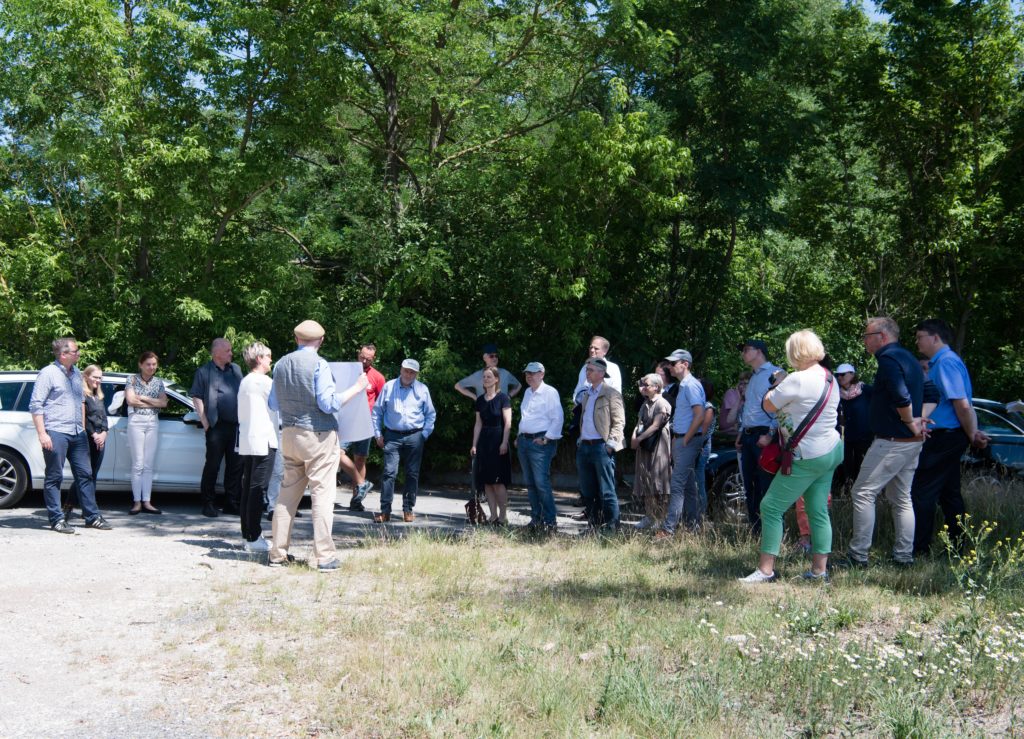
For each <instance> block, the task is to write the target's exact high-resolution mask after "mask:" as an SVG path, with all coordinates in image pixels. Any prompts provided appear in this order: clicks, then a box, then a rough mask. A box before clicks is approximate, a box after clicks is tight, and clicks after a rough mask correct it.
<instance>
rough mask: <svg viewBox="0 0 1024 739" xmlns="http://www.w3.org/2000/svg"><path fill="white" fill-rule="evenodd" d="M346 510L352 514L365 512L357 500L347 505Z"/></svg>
mask: <svg viewBox="0 0 1024 739" xmlns="http://www.w3.org/2000/svg"><path fill="white" fill-rule="evenodd" d="M348 509H349V510H350V511H352V512H353V513H356V512H359V511H365V510H366V508H364V507H363V504H362V503H360V502H359V501H358V500H353V501H352V502H351V503H349V504H348Z"/></svg>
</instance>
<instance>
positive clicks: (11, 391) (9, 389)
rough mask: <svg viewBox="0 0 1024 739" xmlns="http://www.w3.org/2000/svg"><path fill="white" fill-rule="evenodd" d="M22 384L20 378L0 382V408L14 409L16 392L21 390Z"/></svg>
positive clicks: (16, 399)
mask: <svg viewBox="0 0 1024 739" xmlns="http://www.w3.org/2000/svg"><path fill="white" fill-rule="evenodd" d="M23 384H24V383H23V382H21V381H20V380H18V381H17V382H0V408H4V409H6V410H9V411H10V410H14V406H15V404H17V402H18V393H20V392H21V386H22V385H23Z"/></svg>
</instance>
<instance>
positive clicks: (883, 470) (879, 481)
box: [848, 439, 902, 562]
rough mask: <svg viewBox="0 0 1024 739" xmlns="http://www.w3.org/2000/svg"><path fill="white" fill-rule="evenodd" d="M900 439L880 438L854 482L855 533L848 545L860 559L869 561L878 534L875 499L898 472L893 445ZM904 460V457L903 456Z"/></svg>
mask: <svg viewBox="0 0 1024 739" xmlns="http://www.w3.org/2000/svg"><path fill="white" fill-rule="evenodd" d="M897 443H899V442H892V441H885V440H884V439H876V440H875V442H874V443H873V444H872V445H871V448H870V449H869V450H868V453H867V455H866V456H865V457H864V463H863V464H862V465H861V468H860V474H858V475H857V479H856V480H855V481H854V483H853V488H852V489H851V491H850V498H851V500H852V502H853V534H852V536H851V537H850V544H849V547H848V550H849V556H850V557H851V558H853V559H855V560H857V561H858V562H867V561H868V551H869V550H870V549H871V542H872V541H873V539H874V537H875V501H876V500H877V498H878V493H879V491H880V490H881V489H882V488H883V487H885V486H886V485H887V484H888V483H889V480H890V479H892V477H893V476H894V475H895V474H897V472H898V471H899V469H898V468H897V467H896V463H897V459H896V458H894V457H891V456H890V452H891V451H892V447H893V446H894V445H895V444H897ZM900 462H902V460H900Z"/></svg>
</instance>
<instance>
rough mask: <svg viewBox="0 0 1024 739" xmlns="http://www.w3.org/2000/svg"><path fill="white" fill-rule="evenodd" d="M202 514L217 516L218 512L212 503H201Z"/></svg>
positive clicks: (210, 516) (208, 516)
mask: <svg viewBox="0 0 1024 739" xmlns="http://www.w3.org/2000/svg"><path fill="white" fill-rule="evenodd" d="M203 515H204V516H206V517H207V518H217V516H219V515H220V514H219V513H217V509H216V508H214V507H213V503H203Z"/></svg>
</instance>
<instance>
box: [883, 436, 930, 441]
mask: <svg viewBox="0 0 1024 739" xmlns="http://www.w3.org/2000/svg"><path fill="white" fill-rule="evenodd" d="M875 438H878V439H881V440H882V441H924V437H923V436H907V437H899V436H878V437H875Z"/></svg>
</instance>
